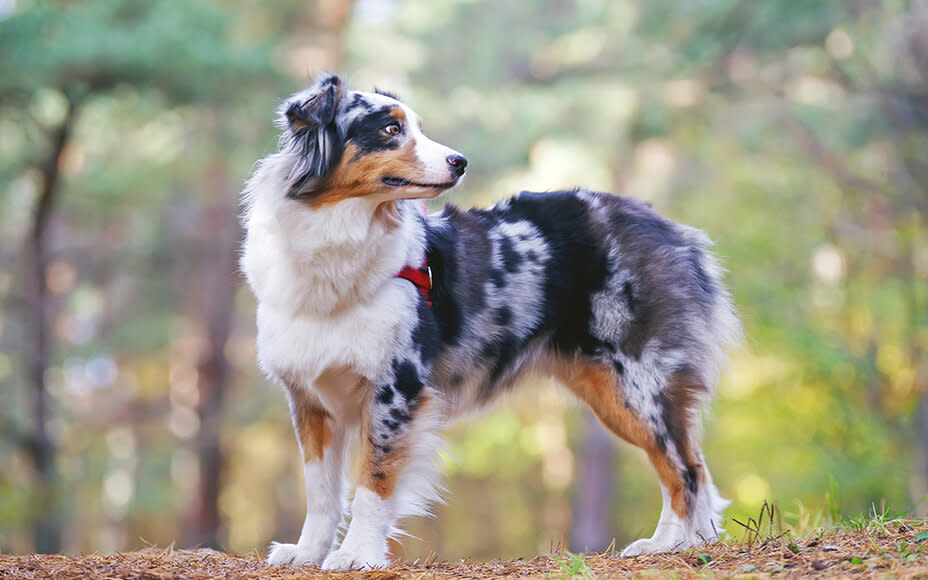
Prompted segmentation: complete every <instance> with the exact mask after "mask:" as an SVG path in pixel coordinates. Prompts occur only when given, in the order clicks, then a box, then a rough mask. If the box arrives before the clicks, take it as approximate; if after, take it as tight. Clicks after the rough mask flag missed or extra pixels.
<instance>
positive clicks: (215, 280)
mask: <svg viewBox="0 0 928 580" xmlns="http://www.w3.org/2000/svg"><path fill="white" fill-rule="evenodd" d="M324 70H335V71H341V72H343V73H345V74H346V75H347V76H348V77H349V79H350V83H351V86H353V87H354V88H363V89H370V88H371V87H373V86H374V85H377V86H380V87H383V88H388V89H390V90H392V91H395V92H397V93H399V94H400V95H401V96H402V97H403V98H404V99H405V100H406V101H407V102H408V103H409V104H410V105H411V106H412V107H413V108H414V109H416V110H417V111H418V112H419V113H420V114H421V116H422V117H423V118H424V120H425V128H426V131H427V132H428V133H429V134H430V136H432V137H433V138H435V139H437V140H438V141H441V142H444V143H447V144H449V145H450V146H453V147H454V148H456V149H457V150H459V151H461V152H463V153H464V154H465V155H466V156H467V157H468V159H469V160H470V166H469V169H468V177H467V179H466V180H465V182H464V184H463V185H462V186H461V187H460V188H458V189H457V190H455V191H453V192H452V193H450V194H449V195H447V196H445V198H444V199H442V200H437V201H436V202H435V203H432V204H430V207H431V208H432V209H433V210H436V209H437V208H438V207H440V205H441V203H444V202H449V201H450V202H454V203H457V204H460V205H465V206H469V205H471V204H484V205H486V204H489V203H492V202H493V201H494V200H496V199H499V198H500V197H503V196H506V195H509V194H512V193H514V192H516V191H519V190H521V189H533V188H534V189H542V190H544V189H556V188H564V187H571V186H575V185H582V186H587V187H590V188H596V189H602V190H611V191H616V192H620V193H624V194H626V195H632V196H636V197H639V198H642V199H646V200H648V201H650V202H652V203H653V204H654V205H655V206H656V207H657V208H658V209H659V210H660V211H661V212H663V213H664V214H666V215H668V216H670V217H672V218H674V219H676V220H679V221H682V222H686V223H689V224H692V225H694V226H697V227H700V228H702V229H705V230H706V231H707V232H708V233H709V234H710V235H711V236H712V237H713V238H714V239H715V240H716V241H717V247H716V249H717V252H718V254H719V255H720V256H721V257H722V259H723V261H724V263H725V264H726V265H727V267H728V269H729V275H728V281H729V283H730V285H731V287H732V290H733V293H734V296H735V297H736V301H737V303H738V306H739V308H740V310H741V312H742V314H743V318H744V321H745V325H746V329H747V335H748V344H747V347H746V349H745V350H744V351H743V352H740V353H738V354H737V355H736V356H735V358H734V360H733V365H732V372H731V373H730V375H729V376H728V377H727V378H726V380H725V381H724V383H723V384H722V385H721V387H720V389H719V393H718V398H717V400H716V402H715V405H714V408H713V411H712V413H711V420H710V421H708V423H707V427H706V433H705V438H706V446H707V457H708V461H709V464H710V467H711V468H712V470H713V474H714V476H715V479H716V481H717V483H718V485H719V488H720V489H721V490H722V493H723V494H724V495H726V496H727V497H730V498H732V499H733V500H734V504H733V506H732V508H731V509H730V510H729V512H728V513H727V515H728V516H734V517H738V518H743V517H745V516H747V515H756V514H757V512H758V509H759V506H760V504H761V503H762V502H763V501H764V500H765V499H768V500H774V501H776V502H777V503H778V505H779V506H780V507H781V509H782V510H783V512H784V513H785V514H786V518H787V520H788V521H797V520H799V519H803V518H806V519H808V518H812V521H813V522H814V521H815V520H814V518H816V517H818V516H819V515H821V516H822V517H825V518H828V517H835V516H836V515H837V514H838V513H839V512H840V513H843V514H852V515H853V514H856V513H860V512H863V511H867V510H869V509H870V507H871V505H872V504H875V505H876V506H877V509H880V506H881V505H886V506H888V507H889V509H890V510H893V511H899V512H903V511H913V510H914V511H917V512H918V513H920V514H924V511H925V504H924V503H920V502H921V501H922V499H923V498H924V497H925V496H926V494H928V283H926V280H928V223H926V220H928V2H917V1H906V0H842V1H840V2H839V1H825V0H790V1H783V0H697V1H694V0H506V1H505V2H502V1H498V0H497V1H493V0H357V1H352V0H300V1H296V0H283V1H277V2H244V1H241V2H235V1H232V0H228V1H215V2H210V1H206V0H197V1H196V2H190V1H187V0H161V1H158V2H148V1H144V0H85V1H80V2H78V1H64V0H48V1H42V2H39V1H36V0H0V301H2V309H0V550H2V551H4V552H10V551H12V552H28V551H35V550H39V551H59V550H65V551H72V552H73V551H94V550H123V549H132V548H138V547H140V546H142V545H144V544H146V543H149V542H150V543H156V544H159V545H167V544H170V543H171V542H176V543H177V546H178V547H187V546H190V545H193V544H201V545H205V546H218V547H221V548H224V549H226V550H232V551H236V552H248V551H252V550H255V549H257V550H264V548H265V546H266V544H267V542H268V541H269V540H272V539H278V540H286V541H294V540H295V539H296V538H297V536H298V533H299V528H300V524H301V522H302V518H303V514H304V500H303V496H302V482H301V479H302V472H301V470H300V469H299V454H298V451H297V446H296V442H295V439H294V436H293V434H292V431H291V427H290V421H289V415H288V411H287V405H286V402H285V399H284V396H283V394H282V392H280V391H279V389H278V388H277V387H275V386H273V385H269V384H268V383H267V381H265V380H264V379H263V378H262V377H261V376H260V375H259V373H258V372H257V370H256V365H255V348H254V322H253V320H254V308H255V304H254V301H253V299H252V297H251V295H250V293H249V292H248V291H247V289H245V288H244V287H243V285H242V280H241V277H240V276H239V275H238V273H237V266H236V257H237V252H238V244H239V239H240V236H241V231H240V226H239V224H238V221H237V212H238V206H237V204H238V193H239V191H240V189H241V186H242V183H243V180H244V179H245V178H246V177H247V175H248V174H249V172H250V170H251V168H252V165H253V163H254V162H255V160H257V159H258V158H259V157H261V156H263V155H265V154H266V153H268V152H270V151H271V150H273V149H274V146H275V139H276V134H275V130H274V128H273V126H272V121H273V118H274V110H275V108H276V106H277V104H278V103H279V102H280V100H281V99H282V98H283V97H284V96H286V95H287V94H289V93H291V92H293V91H295V90H297V89H300V88H302V87H304V86H305V85H306V84H307V83H308V81H309V78H310V76H311V75H312V74H315V73H316V72H319V71H324ZM449 438H450V445H449V450H448V453H447V455H446V456H445V457H444V458H443V463H444V467H445V471H446V472H447V487H448V489H449V492H450V493H449V495H448V502H447V504H445V505H442V506H439V507H437V508H436V513H437V515H438V518H437V519H431V520H429V519H422V520H415V521H412V522H409V528H410V530H411V531H412V533H413V534H415V535H417V536H419V537H420V538H422V539H421V540H413V539H410V540H407V541H406V542H405V554H406V556H407V557H410V558H412V557H416V556H419V555H425V554H429V553H432V552H435V553H437V554H438V555H439V557H445V558H451V557H462V556H473V557H476V558H485V559H489V558H494V557H517V556H530V555H534V554H536V553H537V552H539V551H546V550H550V549H551V548H552V547H553V546H555V545H557V544H559V543H562V542H565V541H569V545H570V546H572V547H574V548H575V549H583V548H585V547H589V548H603V547H604V546H605V545H607V544H609V542H610V541H611V539H612V538H613V537H616V538H617V541H618V543H619V544H620V545H621V544H623V543H625V542H628V541H629V540H632V539H634V538H636V537H639V536H642V535H650V533H651V531H652V530H653V526H654V525H655V523H656V521H657V516H658V513H659V511H660V493H659V490H658V486H657V483H656V479H655V476H654V475H653V473H652V470H651V468H650V467H649V466H648V465H647V461H646V459H645V458H644V456H643V455H642V454H641V453H640V452H638V451H636V450H633V449H631V448H630V447H628V446H625V445H620V444H619V443H617V442H615V441H613V440H612V439H611V438H610V437H609V436H608V435H606V434H604V433H603V431H602V429H601V428H599V427H598V425H597V424H596V423H595V421H593V420H591V415H590V414H589V413H588V412H587V411H585V410H584V409H582V408H580V407H578V406H577V405H575V404H574V403H573V402H572V401H570V400H569V399H568V398H567V397H566V396H564V395H563V394H561V391H560V390H559V389H558V388H557V386H556V385H554V384H551V383H550V382H549V381H535V384H532V385H528V388H526V389H524V390H523V391H522V392H521V393H520V394H519V395H517V396H515V397H514V401H513V402H512V404H504V405H501V406H499V407H498V408H495V409H494V410H492V411H491V412H488V413H487V414H485V416H483V417H481V418H480V419H479V420H477V421H474V422H472V423H468V424H466V425H460V426H457V427H455V428H453V429H452V430H451V431H450V437H449ZM727 527H728V529H729V531H730V532H733V533H735V534H738V526H737V525H734V524H732V523H731V522H730V521H729V523H728V525H727Z"/></svg>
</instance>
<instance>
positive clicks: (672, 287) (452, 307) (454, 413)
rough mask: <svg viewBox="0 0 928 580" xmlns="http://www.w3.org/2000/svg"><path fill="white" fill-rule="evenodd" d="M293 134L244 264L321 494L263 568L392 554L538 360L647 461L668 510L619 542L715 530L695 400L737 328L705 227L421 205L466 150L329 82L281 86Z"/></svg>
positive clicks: (261, 192) (538, 207)
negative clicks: (446, 474) (461, 447)
mask: <svg viewBox="0 0 928 580" xmlns="http://www.w3.org/2000/svg"><path fill="white" fill-rule="evenodd" d="M279 125H280V128H281V129H282V135H281V138H280V147H279V151H277V152H276V153H273V154H271V155H269V156H267V157H265V158H264V159H263V160H261V161H260V162H259V163H258V164H257V165H256V168H255V170H254V173H253V175H252V176H251V178H250V179H249V180H248V182H247V184H246V186H245V189H244V192H243V207H244V210H243V221H244V224H245V226H246V235H245V241H244V249H243V254H242V257H241V266H242V270H243V271H244V273H245V275H246V277H247V280H248V283H249V285H250V286H251V289H252V290H253V292H254V294H255V296H256V297H257V328H258V333H257V347H258V363H259V366H260V368H261V369H262V370H263V372H264V373H265V374H266V375H267V376H268V377H270V378H271V379H273V380H274V381H276V382H279V383H280V384H281V385H282V386H283V387H284V390H285V392H286V394H287V397H288V401H289V405H290V411H291V416H292V420H293V427H294V429H295V431H296V435H297V440H298V442H299V448H300V451H301V452H302V459H303V472H304V477H305V485H306V519H305V523H304V525H303V529H302V532H301V533H300V537H299V541H298V542H297V543H296V544H282V543H276V542H275V543H272V544H271V546H270V551H269V556H268V562H269V563H270V564H292V565H299V564H304V563H311V564H319V565H321V567H322V568H323V569H336V570H345V569H365V568H376V567H383V566H387V565H388V564H389V557H388V538H390V537H394V536H395V535H396V534H397V533H398V532H399V530H398V528H397V523H398V521H399V520H400V519H402V518H403V517H405V516H408V515H412V514H422V513H424V512H426V511H427V509H428V506H429V504H430V502H432V501H434V500H435V499H436V485H437V483H436V475H435V472H436V469H435V459H436V454H437V450H438V449H439V447H440V446H441V442H442V439H441V433H440V432H441V429H442V427H443V426H444V425H445V424H446V423H447V422H448V421H450V420H451V419H454V418H456V417H459V416H461V415H463V414H465V413H468V412H469V411H473V410H475V409H478V408H481V407H484V406H486V405H488V404H489V403H491V402H492V401H494V400H495V399H497V398H498V397H499V396H500V395H501V394H502V393H505V392H507V391H509V390H510V389H511V388H512V387H513V386H514V385H515V384H516V383H517V382H518V380H519V378H520V377H523V376H524V375H526V374H527V373H543V374H547V375H551V376H554V377H556V378H557V379H558V380H559V381H560V382H561V383H563V384H564V385H565V386H566V387H567V388H568V389H569V390H570V391H572V392H573V393H574V394H575V395H576V396H577V397H578V398H579V399H581V400H583V401H584V402H586V403H587V404H588V405H589V406H590V408H592V410H593V411H594V412H595V414H596V415H597V416H598V417H599V419H600V420H601V421H602V422H603V423H604V424H605V426H606V427H608V428H609V429H610V430H611V431H612V432H613V433H615V434H616V435H618V436H619V437H621V438H622V439H624V440H626V441H628V442H630V443H632V444H634V445H637V446H639V447H641V448H642V449H644V450H645V451H646V452H647V454H648V457H649V458H650V461H651V463H652V464H653V466H654V468H655V470H656V472H657V475H658V479H659V481H660V487H661V493H662V497H663V507H662V509H661V513H660V519H659V522H658V524H657V529H656V531H655V532H654V535H653V536H651V537H650V538H645V539H639V540H637V541H635V542H634V543H632V544H631V545H629V546H628V547H627V548H625V550H624V552H623V555H626V556H632V555H638V554H648V553H655V552H665V551H673V550H681V549H684V548H687V547H690V546H693V545H697V544H700V543H703V542H709V541H713V540H715V539H717V538H718V536H719V533H720V531H721V528H720V523H721V512H722V510H724V508H725V506H726V505H727V503H728V502H727V501H726V500H723V499H722V498H721V496H720V495H719V493H718V491H717V490H716V487H715V486H714V485H713V483H712V478H711V476H710V475H709V471H708V469H707V467H706V464H705V460H704V458H703V454H702V451H701V449H700V445H699V431H700V429H699V423H700V421H699V411H700V409H702V408H703V406H704V405H705V403H706V402H707V400H708V399H709V398H710V395H711V392H712V389H713V385H714V384H715V383H716V381H717V379H718V376H719V373H720V369H721V368H722V367H723V365H724V364H725V358H726V349H727V347H728V346H729V345H730V344H732V343H734V342H735V341H736V340H737V337H738V335H739V333H740V325H739V321H738V318H737V315H736V313H735V309H734V307H733V305H732V299H731V297H730V294H729V292H728V291H727V290H726V288H725V287H724V286H723V285H722V283H721V281H720V268H719V266H718V265H717V262H716V259H715V258H714V257H713V255H712V253H711V252H710V249H709V248H710V245H711V243H710V240H709V238H708V237H707V236H706V235H705V234H704V233H702V232H701V231H699V230H697V229H694V228H691V227H688V226H683V225H678V224H676V223H674V222H672V221H670V220H668V219H665V218H663V217H661V216H660V215H658V214H657V213H656V212H655V211H653V210H652V209H651V207H650V206H649V205H648V204H645V203H643V202H640V201H636V200H634V199H630V198H627V197H620V196H616V195H611V194H607V193H597V192H593V191H587V190H583V189H576V190H571V191H560V192H548V193H528V192H522V193H519V194H518V195H516V196H514V197H512V198H511V199H508V200H505V201H502V202H499V203H497V204H496V205H494V206H492V207H490V208H489V209H471V210H469V211H462V210H459V209H457V208H455V207H453V206H451V205H447V206H445V208H444V210H443V211H442V212H441V213H440V214H438V215H431V216H427V215H425V212H424V210H423V205H422V202H421V200H422V199H431V198H435V197H437V196H439V195H440V194H442V193H443V192H445V191H448V190H449V189H451V188H452V187H454V186H455V185H456V184H457V183H458V182H459V181H460V179H461V178H462V177H463V175H464V173H465V170H466V167H467V160H466V159H465V158H464V157H463V156H462V155H461V154H460V153H458V152H457V151H454V150H453V149H451V148H449V147H446V146H444V145H441V144H439V143H437V142H435V141H432V140H431V139H429V138H428V137H426V136H425V134H424V133H423V131H422V122H421V120H420V118H419V116H418V115H417V114H416V113H415V112H414V111H413V110H412V109H410V108H409V107H408V106H407V105H405V104H404V103H402V102H400V101H399V100H398V99H397V98H396V97H394V96H393V95H391V94H389V93H386V92H381V91H375V92H359V91H352V90H349V89H348V88H347V87H346V85H345V83H344V81H343V80H342V79H341V78H340V77H339V76H336V75H332V74H325V75H321V76H319V77H317V78H316V79H315V81H314V82H313V84H312V85H311V86H310V87H309V88H308V89H306V90H303V91H301V92H298V93H296V94H294V95H293V96H292V97H290V98H289V99H287V100H286V101H285V102H284V103H283V105H282V106H281V108H280V110H279ZM356 438H357V439H358V441H359V453H360V463H361V465H360V475H359V480H358V482H357V488H356V491H355V493H354V497H353V500H352V501H351V504H350V514H351V517H350V524H349V525H348V527H347V532H346V533H345V534H344V538H343V539H342V541H341V542H340V543H339V541H338V538H339V534H338V528H339V525H340V523H341V522H342V521H343V517H344V516H345V514H346V510H347V508H348V507H349V506H348V502H347V495H348V494H347V492H348V484H347V481H346V477H345V475H344V473H345V471H346V469H345V463H346V455H347V452H346V449H347V447H348V445H349V443H350V442H351V441H352V440H354V439H356Z"/></svg>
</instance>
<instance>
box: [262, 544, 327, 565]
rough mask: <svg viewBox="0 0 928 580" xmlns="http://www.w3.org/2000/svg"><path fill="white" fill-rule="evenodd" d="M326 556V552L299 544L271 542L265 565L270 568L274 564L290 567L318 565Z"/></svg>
mask: <svg viewBox="0 0 928 580" xmlns="http://www.w3.org/2000/svg"><path fill="white" fill-rule="evenodd" d="M326 554H327V551H324V550H318V549H315V550H314V549H311V548H307V547H303V546H300V545H299V544H280V543H277V542H271V548H270V551H269V552H268V555H267V563H268V564H270V565H272V566H274V565H276V564H290V565H291V566H299V565H301V564H319V563H320V562H322V560H323V559H325V556H326Z"/></svg>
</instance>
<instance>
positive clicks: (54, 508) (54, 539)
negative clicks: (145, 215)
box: [24, 98, 77, 553]
mask: <svg viewBox="0 0 928 580" xmlns="http://www.w3.org/2000/svg"><path fill="white" fill-rule="evenodd" d="M76 115H77V102H76V100H74V99H71V98H69V99H68V110H67V112H66V113H65V118H64V121H62V123H61V125H60V126H59V127H58V128H56V129H55V130H54V131H53V132H52V135H51V138H52V148H51V151H49V154H48V157H47V158H46V160H45V163H44V164H43V165H42V167H41V172H42V189H41V191H40V192H39V198H38V200H37V202H36V210H35V215H34V216H33V220H32V225H31V228H30V231H29V237H28V238H27V240H26V245H25V249H24V262H25V264H24V265H25V284H26V296H25V298H26V317H27V324H26V327H27V333H28V335H29V337H28V341H29V342H28V346H27V357H28V382H29V384H30V386H31V397H30V399H31V404H32V430H31V433H30V434H29V436H28V437H27V441H28V445H27V454H28V456H29V458H30V459H31V461H32V464H33V466H34V467H35V470H36V474H37V478H38V486H37V489H36V494H35V495H36V497H37V504H38V505H36V506H35V510H36V512H35V517H34V519H33V542H34V545H35V550H36V552H39V553H55V552H58V551H60V550H61V528H62V514H61V506H60V505H59V501H58V494H57V489H56V488H57V484H58V475H57V473H56V470H55V454H56V449H55V443H54V441H53V440H52V436H51V433H49V430H48V419H49V408H48V407H49V406H48V389H47V388H46V385H45V371H46V369H47V368H48V361H49V353H50V340H49V321H48V295H47V292H46V287H45V277H46V273H47V266H48V264H47V257H46V255H45V241H46V240H45V236H46V234H45V232H46V230H47V227H48V223H49V220H50V218H51V215H52V209H53V208H54V204H55V201H56V197H57V194H58V182H59V176H60V169H61V162H62V158H63V157H64V151H65V148H66V147H67V145H68V140H69V139H70V137H71V130H72V128H73V127H74V120H75V117H76Z"/></svg>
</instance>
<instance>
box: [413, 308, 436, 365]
mask: <svg viewBox="0 0 928 580" xmlns="http://www.w3.org/2000/svg"><path fill="white" fill-rule="evenodd" d="M416 293H417V294H418V295H419V303H418V304H417V305H416V310H417V316H418V318H419V322H418V323H417V324H416V327H415V328H414V329H413V331H412V342H413V344H415V345H416V348H417V349H418V351H419V356H420V358H421V360H422V362H423V363H425V364H429V363H431V362H432V360H434V359H435V357H436V356H437V355H438V351H439V349H440V348H441V344H440V342H439V341H440V339H441V337H440V335H439V332H438V324H437V323H436V322H435V315H434V314H433V313H432V309H431V308H429V304H428V301H426V299H425V296H423V295H422V293H421V292H419V291H418V290H416Z"/></svg>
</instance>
